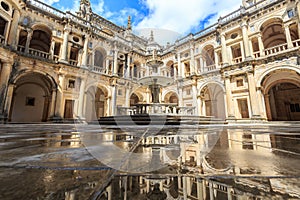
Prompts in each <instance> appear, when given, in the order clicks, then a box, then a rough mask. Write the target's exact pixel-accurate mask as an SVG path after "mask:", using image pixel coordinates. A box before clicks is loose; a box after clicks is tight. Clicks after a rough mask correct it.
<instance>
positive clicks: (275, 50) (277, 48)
mask: <svg viewBox="0 0 300 200" xmlns="http://www.w3.org/2000/svg"><path fill="white" fill-rule="evenodd" d="M287 49H288V46H287V44H286V43H285V44H280V45H277V46H274V47H271V48H268V49H265V55H266V56H268V55H272V54H276V53H279V52H282V51H286V50H287Z"/></svg>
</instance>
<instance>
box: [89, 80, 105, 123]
mask: <svg viewBox="0 0 300 200" xmlns="http://www.w3.org/2000/svg"><path fill="white" fill-rule="evenodd" d="M108 94H109V93H108V91H107V89H106V88H105V87H104V86H102V85H92V86H89V87H88V88H87V90H86V93H85V118H86V121H88V122H91V121H95V120H97V119H99V118H100V117H104V116H108V115H109V105H108V104H107V99H108Z"/></svg>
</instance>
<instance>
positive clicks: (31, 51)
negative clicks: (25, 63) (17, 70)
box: [29, 48, 50, 59]
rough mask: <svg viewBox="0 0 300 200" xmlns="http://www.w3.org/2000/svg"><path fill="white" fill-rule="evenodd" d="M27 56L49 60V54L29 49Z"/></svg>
mask: <svg viewBox="0 0 300 200" xmlns="http://www.w3.org/2000/svg"><path fill="white" fill-rule="evenodd" d="M29 54H30V55H32V56H36V57H40V58H45V59H49V57H50V54H49V53H47V52H43V51H40V50H36V49H31V48H29Z"/></svg>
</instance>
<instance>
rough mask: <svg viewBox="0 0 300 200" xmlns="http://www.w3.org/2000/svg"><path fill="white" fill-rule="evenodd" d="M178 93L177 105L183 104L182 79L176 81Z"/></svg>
mask: <svg viewBox="0 0 300 200" xmlns="http://www.w3.org/2000/svg"><path fill="white" fill-rule="evenodd" d="M178 84H179V85H178V90H179V91H178V95H179V99H178V105H179V107H182V106H183V91H182V81H178Z"/></svg>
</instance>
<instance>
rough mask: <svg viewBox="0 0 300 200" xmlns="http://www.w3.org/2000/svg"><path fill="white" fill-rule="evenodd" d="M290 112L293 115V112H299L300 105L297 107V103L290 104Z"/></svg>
mask: <svg viewBox="0 0 300 200" xmlns="http://www.w3.org/2000/svg"><path fill="white" fill-rule="evenodd" d="M290 111H291V112H292V113H294V112H300V105H299V103H291V104H290Z"/></svg>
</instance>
